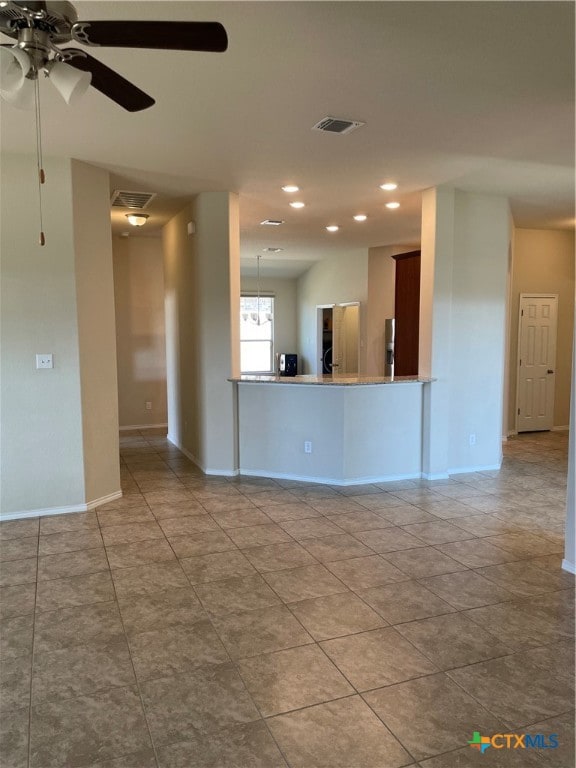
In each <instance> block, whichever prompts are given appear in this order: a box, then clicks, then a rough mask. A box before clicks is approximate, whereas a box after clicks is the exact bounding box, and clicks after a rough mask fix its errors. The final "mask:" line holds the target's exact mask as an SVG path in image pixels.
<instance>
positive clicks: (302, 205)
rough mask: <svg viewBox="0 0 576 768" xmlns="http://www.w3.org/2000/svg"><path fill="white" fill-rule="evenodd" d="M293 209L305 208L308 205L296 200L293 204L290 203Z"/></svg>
mask: <svg viewBox="0 0 576 768" xmlns="http://www.w3.org/2000/svg"><path fill="white" fill-rule="evenodd" d="M290 205H291V207H292V208H304V206H305V205H306V203H302V202H301V201H300V200H294V202H293V203H290Z"/></svg>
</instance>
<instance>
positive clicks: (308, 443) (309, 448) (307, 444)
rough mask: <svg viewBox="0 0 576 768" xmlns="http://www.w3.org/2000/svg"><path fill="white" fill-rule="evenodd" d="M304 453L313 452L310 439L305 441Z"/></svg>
mask: <svg viewBox="0 0 576 768" xmlns="http://www.w3.org/2000/svg"><path fill="white" fill-rule="evenodd" d="M304 453H312V443H311V441H310V440H305V441H304Z"/></svg>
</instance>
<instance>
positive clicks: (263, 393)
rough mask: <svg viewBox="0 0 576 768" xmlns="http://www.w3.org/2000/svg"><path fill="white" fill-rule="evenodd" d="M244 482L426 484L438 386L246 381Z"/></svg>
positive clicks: (384, 380) (354, 380)
mask: <svg viewBox="0 0 576 768" xmlns="http://www.w3.org/2000/svg"><path fill="white" fill-rule="evenodd" d="M231 381H233V382H234V384H235V388H236V391H237V413H238V453H239V468H240V473H241V474H242V475H254V476H261V477H272V478H281V479H293V480H301V481H308V482H316V483H330V484H333V485H352V484H356V483H372V482H386V481H390V480H399V479H406V478H414V477H420V475H421V471H422V414H423V398H424V388H425V387H428V386H430V383H431V379H425V378H421V377H418V376H405V377H397V378H388V377H367V376H325V377H324V376H294V377H275V376H247V375H244V376H240V377H238V378H234V379H231Z"/></svg>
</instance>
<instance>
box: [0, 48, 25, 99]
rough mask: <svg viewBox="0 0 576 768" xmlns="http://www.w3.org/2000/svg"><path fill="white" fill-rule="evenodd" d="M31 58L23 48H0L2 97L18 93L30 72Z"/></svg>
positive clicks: (0, 87) (0, 86)
mask: <svg viewBox="0 0 576 768" xmlns="http://www.w3.org/2000/svg"><path fill="white" fill-rule="evenodd" d="M30 66H31V62H30V57H29V56H28V54H27V53H26V52H25V51H23V50H22V49H21V48H0V91H1V92H2V95H5V94H7V93H14V92H15V91H18V90H19V89H20V88H21V87H22V86H23V85H24V81H25V79H26V75H27V74H28V72H29V71H30Z"/></svg>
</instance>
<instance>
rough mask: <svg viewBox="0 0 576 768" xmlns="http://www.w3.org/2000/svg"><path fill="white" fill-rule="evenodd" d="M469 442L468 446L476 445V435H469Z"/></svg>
mask: <svg viewBox="0 0 576 768" xmlns="http://www.w3.org/2000/svg"><path fill="white" fill-rule="evenodd" d="M469 440H470V445H476V435H475V434H474V432H471V433H470V438H469Z"/></svg>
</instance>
